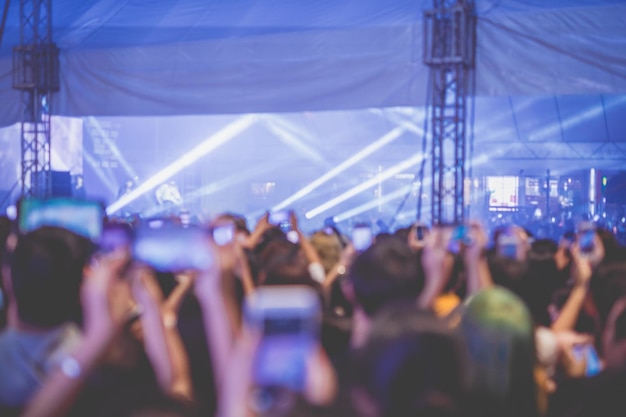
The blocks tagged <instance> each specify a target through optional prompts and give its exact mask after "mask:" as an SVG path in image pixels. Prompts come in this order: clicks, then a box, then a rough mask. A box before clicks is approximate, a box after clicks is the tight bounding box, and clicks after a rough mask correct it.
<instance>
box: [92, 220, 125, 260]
mask: <svg viewBox="0 0 626 417" xmlns="http://www.w3.org/2000/svg"><path fill="white" fill-rule="evenodd" d="M132 242H133V229H132V228H131V227H130V226H129V225H128V224H126V223H106V224H105V225H104V228H103V230H102V236H100V240H99V241H98V248H99V250H100V252H104V253H110V252H114V251H115V250H117V249H122V248H126V249H130V247H131V245H132Z"/></svg>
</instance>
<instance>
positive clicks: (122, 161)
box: [87, 116, 137, 178]
mask: <svg viewBox="0 0 626 417" xmlns="http://www.w3.org/2000/svg"><path fill="white" fill-rule="evenodd" d="M87 122H88V123H89V125H90V126H93V127H95V129H96V130H97V132H98V134H99V135H100V137H101V138H102V140H103V141H104V144H105V145H106V147H107V148H108V149H109V150H110V151H111V153H112V154H113V156H115V158H116V159H117V161H118V162H119V163H120V165H122V168H124V171H126V175H128V177H129V178H136V177H137V172H136V171H135V170H134V169H133V168H132V167H131V166H130V165H129V163H128V161H127V160H126V158H124V155H122V153H121V152H120V148H118V147H117V144H116V143H115V142H113V141H112V140H111V138H110V137H109V135H108V134H107V133H106V132H104V130H103V129H102V126H100V122H99V121H98V120H97V119H96V118H95V117H93V116H90V117H87Z"/></svg>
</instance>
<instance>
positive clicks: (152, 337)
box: [0, 212, 626, 417]
mask: <svg viewBox="0 0 626 417" xmlns="http://www.w3.org/2000/svg"><path fill="white" fill-rule="evenodd" d="M157 223H158V224H157ZM182 223H183V224H181V222H180V219H171V218H168V219H159V221H158V222H155V221H148V220H142V219H139V218H135V219H134V221H133V222H132V223H129V222H126V221H123V220H121V219H105V220H104V221H103V228H102V233H101V236H99V237H98V238H97V239H94V238H93V237H92V238H88V237H85V236H82V235H80V234H77V233H75V232H72V231H70V230H68V229H67V228H63V227H59V226H58V225H57V226H46V225H43V226H41V227H38V228H36V229H35V230H32V231H28V232H26V233H24V232H20V231H19V228H18V227H17V226H16V224H15V222H12V221H10V220H9V219H8V218H1V219H0V229H1V232H0V239H1V241H2V250H1V252H2V270H1V272H2V280H1V297H0V306H1V311H2V312H1V313H0V415H2V416H11V415H14V416H24V417H32V416H36V417H52V416H107V417H108V416H173V417H174V416H175V417H179V416H180V417H184V416H218V417H247V416H294V417H300V416H303V417H305V416H337V417H339V416H341V417H347V416H360V417H405V416H406V417H409V416H411V417H418V416H419V417H422V416H423V417H435V416H436V417H444V416H445V417H463V416H471V417H474V416H476V417H478V416H480V417H485V416H486V417H490V416H493V417H496V416H497V417H539V416H542V417H543V416H545V417H570V416H571V417H573V416H577V417H583V416H623V415H624V413H626V401H625V399H626V396H624V395H623V394H622V391H623V390H624V388H626V256H624V255H625V254H626V252H625V251H624V248H622V247H621V246H620V245H619V244H618V242H617V241H616V240H615V237H614V236H613V235H612V234H611V233H610V232H608V231H605V230H603V229H601V228H598V227H594V226H593V225H590V224H585V225H583V226H584V227H583V226H581V227H579V229H578V230H577V231H571V232H570V233H567V234H566V235H565V236H563V237H561V238H560V239H559V240H558V241H557V240H552V239H546V238H541V237H536V236H533V235H532V233H531V232H530V231H528V230H526V229H524V228H523V227H520V226H516V225H513V224H507V225H502V226H500V227H498V228H497V229H496V230H494V231H493V232H492V233H491V235H488V233H487V232H486V230H485V229H484V228H483V227H482V226H481V225H480V224H478V223H473V222H470V223H468V224H464V225H432V226H427V225H424V224H420V223H416V224H413V225H411V226H407V227H403V228H399V229H397V230H395V231H393V232H389V233H380V234H378V235H376V236H373V237H372V239H371V241H370V240H369V238H368V236H367V234H366V235H365V241H364V240H363V234H361V235H359V236H358V242H357V236H356V235H351V234H349V233H348V234H345V233H342V232H341V231H340V230H338V229H337V228H336V227H334V226H333V227H331V226H328V227H324V228H323V229H321V230H318V231H316V232H315V233H313V234H310V235H306V234H305V233H303V232H302V231H301V230H300V228H299V227H298V219H297V216H296V215H295V214H294V213H293V212H291V213H290V215H289V218H288V219H286V220H285V219H283V220H281V222H280V224H277V223H275V222H274V221H272V215H271V213H267V214H266V215H265V216H263V217H262V218H260V219H259V221H258V223H257V224H256V225H255V226H254V227H252V228H251V229H249V228H248V225H247V224H246V221H245V219H244V218H243V217H241V216H238V215H235V214H230V213H227V214H223V215H220V216H217V217H216V218H215V219H212V220H211V221H210V222H208V223H207V224H202V225H193V224H191V225H189V224H187V223H186V222H182ZM198 237H200V238H199V239H198ZM159 238H160V240H159ZM148 241H149V243H151V245H148V244H147V243H145V242H148ZM139 242H143V243H142V245H140V244H139ZM155 242H156V246H155Z"/></svg>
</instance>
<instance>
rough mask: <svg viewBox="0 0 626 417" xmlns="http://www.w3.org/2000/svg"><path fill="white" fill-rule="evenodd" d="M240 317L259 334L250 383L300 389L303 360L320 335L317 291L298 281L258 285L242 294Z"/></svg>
mask: <svg viewBox="0 0 626 417" xmlns="http://www.w3.org/2000/svg"><path fill="white" fill-rule="evenodd" d="M244 317H245V319H246V322H247V323H248V324H249V325H250V326H251V327H253V328H256V329H257V330H259V331H260V333H261V334H262V337H261V341H260V343H259V346H258V349H257V352H256V354H255V358H254V362H253V371H252V375H253V381H254V383H255V384H256V385H257V386H259V387H285V388H289V389H291V390H294V391H296V392H301V391H302V390H303V388H304V385H305V382H306V363H307V360H308V358H309V357H310V355H311V354H313V353H314V352H315V349H316V348H317V345H318V341H319V337H320V326H321V305H320V300H319V296H318V294H317V292H316V291H315V290H313V289H312V288H311V287H307V286H299V285H294V286H273V287H272V286H268V287H260V288H258V289H257V291H256V292H255V293H254V294H252V295H250V296H249V297H248V298H246V300H245V304H244Z"/></svg>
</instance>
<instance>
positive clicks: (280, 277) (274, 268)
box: [258, 239, 318, 288]
mask: <svg viewBox="0 0 626 417" xmlns="http://www.w3.org/2000/svg"><path fill="white" fill-rule="evenodd" d="M258 260H259V263H258V283H259V285H309V286H313V287H316V288H317V287H318V285H317V283H316V281H314V280H313V278H311V274H310V273H309V269H308V261H307V259H306V257H305V255H304V253H303V252H302V250H301V249H300V246H298V245H296V244H294V243H291V242H290V241H288V240H286V239H276V240H273V241H271V242H269V243H268V244H267V246H265V248H264V250H263V251H262V253H261V254H260V256H259V257H258Z"/></svg>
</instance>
